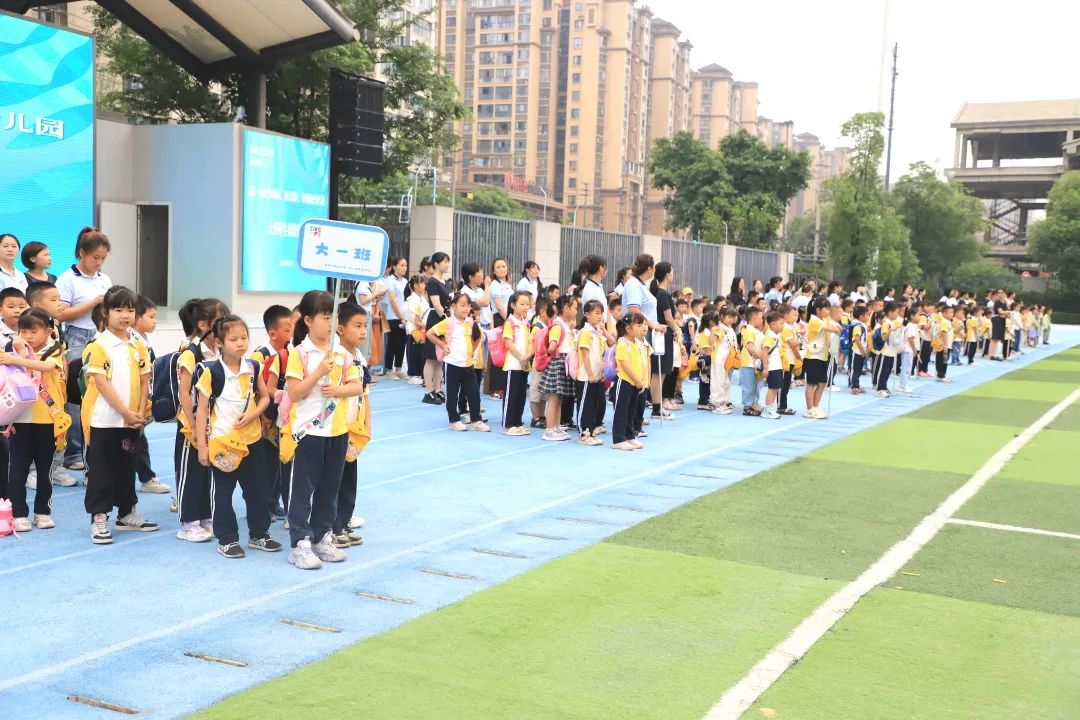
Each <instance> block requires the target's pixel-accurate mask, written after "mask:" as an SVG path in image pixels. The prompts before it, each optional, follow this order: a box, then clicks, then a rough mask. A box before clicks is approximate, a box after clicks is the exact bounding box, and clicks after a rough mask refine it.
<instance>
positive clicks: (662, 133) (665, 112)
mask: <svg viewBox="0 0 1080 720" xmlns="http://www.w3.org/2000/svg"><path fill="white" fill-rule="evenodd" d="M681 35H682V33H681V32H680V31H679V28H677V27H675V26H674V25H672V24H671V23H669V22H667V21H666V20H661V19H659V18H656V19H654V20H653V23H652V54H651V56H650V61H649V69H650V72H651V75H650V77H649V103H650V108H649V124H648V128H647V137H648V143H647V144H646V157H645V160H646V165H647V164H648V156H649V152H650V151H651V149H652V147H653V144H654V143H655V142H656V141H657V140H659V139H670V138H672V137H674V136H675V134H676V133H679V132H686V131H689V130H690V87H691V86H690V74H691V72H692V71H691V67H690V51H691V49H692V48H693V45H691V44H690V41H689V40H682V39H681ZM645 192H646V204H645V218H644V222H643V225H642V229H643V232H646V233H650V234H653V235H662V234H664V233H665V225H666V223H667V211H666V210H665V209H664V198H665V197H666V195H667V193H666V192H665V191H663V190H656V189H654V188H652V187H651V186H650V183H649V181H648V178H646V189H645Z"/></svg>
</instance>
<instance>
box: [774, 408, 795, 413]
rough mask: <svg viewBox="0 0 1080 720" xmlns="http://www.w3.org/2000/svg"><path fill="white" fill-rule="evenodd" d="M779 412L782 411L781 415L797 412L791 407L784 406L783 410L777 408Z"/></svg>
mask: <svg viewBox="0 0 1080 720" xmlns="http://www.w3.org/2000/svg"><path fill="white" fill-rule="evenodd" d="M777 412H778V413H780V414H781V415H794V414H795V411H794V410H792V409H791V408H784V409H783V410H777Z"/></svg>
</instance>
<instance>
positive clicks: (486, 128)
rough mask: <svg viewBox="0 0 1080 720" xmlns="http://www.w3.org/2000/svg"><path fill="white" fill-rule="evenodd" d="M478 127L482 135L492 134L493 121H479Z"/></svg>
mask: <svg viewBox="0 0 1080 720" xmlns="http://www.w3.org/2000/svg"><path fill="white" fill-rule="evenodd" d="M476 129H477V131H478V132H479V133H480V134H481V135H490V134H491V123H489V122H482V123H477V128H476ZM466 132H467V131H466Z"/></svg>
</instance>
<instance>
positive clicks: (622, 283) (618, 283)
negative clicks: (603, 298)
mask: <svg viewBox="0 0 1080 720" xmlns="http://www.w3.org/2000/svg"><path fill="white" fill-rule="evenodd" d="M631 272H632V270H631V268H628V267H624V268H621V269H620V270H619V273H618V274H617V275H616V276H615V288H614V289H613V290H612V291H611V292H609V293H608V299H611V298H614V297H622V294H623V288H624V287H626V279H627V278H628V277H630V273H631Z"/></svg>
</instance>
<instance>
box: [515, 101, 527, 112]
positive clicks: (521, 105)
mask: <svg viewBox="0 0 1080 720" xmlns="http://www.w3.org/2000/svg"><path fill="white" fill-rule="evenodd" d="M517 111H518V112H519V113H527V112H529V103H518V104H517Z"/></svg>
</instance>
